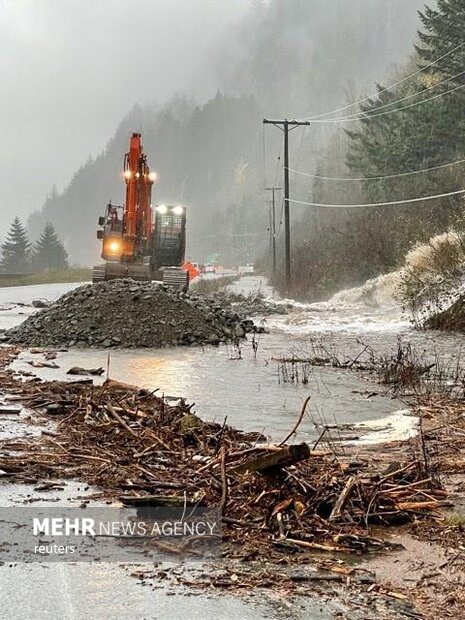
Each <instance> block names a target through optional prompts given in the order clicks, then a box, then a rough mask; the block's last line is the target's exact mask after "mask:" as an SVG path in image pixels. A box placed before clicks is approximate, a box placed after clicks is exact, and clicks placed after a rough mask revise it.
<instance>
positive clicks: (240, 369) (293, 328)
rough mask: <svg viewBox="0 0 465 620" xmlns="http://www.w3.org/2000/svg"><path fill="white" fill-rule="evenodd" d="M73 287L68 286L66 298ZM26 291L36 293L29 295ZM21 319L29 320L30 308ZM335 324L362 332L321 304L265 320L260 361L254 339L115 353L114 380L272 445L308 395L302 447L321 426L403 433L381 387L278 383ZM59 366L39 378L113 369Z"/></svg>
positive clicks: (325, 379) (3, 298) (398, 406)
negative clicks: (369, 425) (284, 363)
mask: <svg viewBox="0 0 465 620" xmlns="http://www.w3.org/2000/svg"><path fill="white" fill-rule="evenodd" d="M71 286H72V285H63V291H65V290H69V289H70V287H71ZM234 287H235V288H236V290H240V291H241V292H244V293H246V294H255V293H256V292H257V291H261V292H263V294H265V295H271V294H272V291H271V289H270V288H269V287H267V286H266V285H265V283H264V281H263V280H262V279H260V278H257V277H247V278H243V279H241V280H240V281H239V282H238V283H236V284H235V285H234ZM26 288H31V290H29V291H26V290H24V289H26ZM24 289H22V290H21V289H18V294H20V295H21V301H23V302H24V301H27V300H28V299H29V300H31V299H32V298H36V297H38V296H40V297H43V298H47V299H53V298H55V297H56V296H57V295H58V294H59V289H60V287H59V285H53V286H49V285H44V286H43V287H24ZM38 289H39V290H38ZM14 300H15V294H14V291H13V290H12V289H3V290H2V289H0V304H1V303H2V302H3V303H7V302H12V301H14ZM283 303H284V302H283ZM315 308H317V310H315ZM19 311H21V312H23V311H24V308H20V309H19ZM14 312H15V310H14V308H12V309H10V310H9V311H8V322H9V323H11V321H12V320H14V318H15V315H14ZM370 316H373V313H372V315H370ZM23 318H24V315H20V314H18V313H17V315H16V320H17V321H20V320H22V319H23ZM358 320H359V319H358ZM329 321H332V322H333V323H334V325H337V327H338V329H339V331H338V332H335V334H344V333H345V332H344V330H343V329H342V327H343V326H344V325H345V326H346V328H347V326H351V328H352V329H353V330H354V333H356V324H354V323H353V322H352V323H350V322H349V321H350V315H349V316H348V315H347V314H346V315H344V314H342V313H339V314H338V313H337V311H335V310H334V309H332V308H329V309H328V308H326V309H323V308H320V307H319V306H318V305H315V304H314V305H311V306H305V305H298V308H297V309H295V310H293V311H292V312H291V313H290V314H289V315H286V316H285V317H279V318H274V319H271V320H270V319H267V323H268V325H269V328H270V333H269V334H264V335H261V336H260V338H259V343H258V352H257V354H256V355H255V354H254V352H253V350H252V345H251V342H250V339H249V340H248V341H246V342H244V343H243V344H242V345H241V349H240V351H239V350H237V349H235V348H234V347H230V346H222V347H218V348H208V349H201V348H199V347H187V348H180V347H179V348H167V349H161V350H160V349H158V350H147V349H145V350H124V349H121V350H112V351H111V353H110V376H111V377H112V378H114V379H118V380H121V381H126V382H128V383H133V384H136V385H140V386H142V387H146V388H148V389H151V390H155V389H158V390H159V391H160V394H165V395H167V396H172V397H178V396H182V397H184V398H186V399H187V400H188V401H189V402H190V403H192V402H194V403H195V408H194V410H195V411H197V412H198V413H199V415H201V416H202V417H203V418H205V419H209V420H216V421H219V422H223V420H224V419H225V417H227V419H228V423H230V424H232V425H234V426H237V427H239V428H243V429H244V430H259V431H261V432H263V433H264V434H265V435H267V436H269V437H270V438H272V439H274V440H276V439H279V438H282V437H283V436H285V435H286V434H287V432H288V431H289V429H290V428H291V427H292V425H293V423H294V421H295V419H296V416H297V415H298V413H299V411H300V409H301V407H302V403H303V401H304V400H305V398H306V397H307V395H308V394H311V395H312V401H311V406H310V408H309V413H308V416H307V417H306V419H305V421H304V423H303V424H302V426H301V428H300V436H299V439H301V440H307V439H311V438H314V437H316V436H318V435H319V432H320V430H319V426H320V425H321V424H322V423H331V424H334V423H335V422H337V423H361V422H368V421H374V420H375V421H376V420H383V423H384V424H386V425H387V428H393V427H394V426H396V427H397V426H398V425H397V424H396V422H397V421H398V420H400V418H401V417H402V416H399V411H402V410H404V409H405V405H404V404H403V403H401V402H398V401H396V400H393V399H390V398H385V397H382V396H375V397H372V398H370V399H367V398H366V397H365V393H366V392H375V391H377V389H378V388H377V386H374V385H369V384H367V383H366V382H365V381H363V380H362V379H360V378H358V377H357V376H356V375H354V374H351V373H348V372H345V371H337V370H335V369H332V368H329V369H328V368H314V369H312V370H311V371H310V374H309V376H308V384H306V385H302V384H299V385H295V384H290V383H283V381H282V379H281V380H280V379H279V373H278V363H277V362H276V361H275V358H279V357H281V356H283V355H284V356H286V355H289V354H291V353H295V354H297V355H303V356H305V355H308V354H309V348H310V346H311V345H310V344H309V342H308V339H309V334H315V333H316V332H315V331H312V327H313V328H314V327H316V326H318V324H320V325H322V324H324V326H325V327H327V326H328V325H329ZM373 321H374V319H373ZM384 325H387V323H386V322H385V323H384ZM2 326H3V324H2V314H1V313H0V327H2ZM391 329H392V326H391ZM33 359H41V358H40V356H39V357H38V356H37V355H31V354H28V353H25V354H23V355H22V356H21V358H20V359H19V360H18V361H17V362H15V364H14V367H16V368H21V369H24V370H31V367H30V366H29V365H28V364H27V362H28V361H31V360H33ZM56 362H57V363H58V365H59V366H60V368H59V369H34V372H35V373H36V374H37V375H38V376H41V377H43V378H44V379H66V378H68V379H70V378H74V377H69V376H68V377H67V375H66V371H67V370H68V369H69V368H70V367H71V366H84V367H85V368H96V367H103V368H107V364H108V351H106V350H85V351H84V350H71V351H68V352H63V353H59V354H58V357H57V359H56ZM410 422H411V419H410ZM393 430H394V429H393Z"/></svg>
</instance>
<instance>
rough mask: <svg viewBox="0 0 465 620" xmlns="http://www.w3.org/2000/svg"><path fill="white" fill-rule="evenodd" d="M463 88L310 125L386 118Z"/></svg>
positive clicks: (315, 121) (318, 121) (316, 121)
mask: <svg viewBox="0 0 465 620" xmlns="http://www.w3.org/2000/svg"><path fill="white" fill-rule="evenodd" d="M464 87H465V84H460V85H459V86H456V87H455V88H451V89H450V90H446V92H444V93H438V94H437V95H434V96H433V97H428V98H427V99H422V100H421V101H417V102H416V103H411V104H410V105H405V106H401V107H400V108H395V109H394V110H387V111H386V112H380V113H379V114H367V113H366V112H361V113H360V114H359V115H358V116H356V117H352V116H347V117H344V116H341V117H339V118H338V117H336V118H328V119H323V120H314V121H312V124H313V123H318V124H326V125H330V124H335V123H350V122H358V121H369V120H371V119H372V118H377V117H379V116H388V115H389V114H395V113H396V112H401V111H402V110H409V109H411V108H415V107H416V106H418V105H421V104H422V103H427V102H428V101H433V100H434V99H438V98H439V97H444V96H445V95H449V94H450V93H453V92H455V91H456V90H459V89H460V88H464Z"/></svg>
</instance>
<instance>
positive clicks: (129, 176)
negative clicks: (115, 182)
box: [124, 170, 131, 181]
mask: <svg viewBox="0 0 465 620" xmlns="http://www.w3.org/2000/svg"><path fill="white" fill-rule="evenodd" d="M124 178H125V179H126V180H127V181H129V179H130V178H131V171H130V170H125V171H124Z"/></svg>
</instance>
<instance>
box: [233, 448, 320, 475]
mask: <svg viewBox="0 0 465 620" xmlns="http://www.w3.org/2000/svg"><path fill="white" fill-rule="evenodd" d="M309 457H310V448H309V447H308V445H307V444H306V443H301V444H297V445H292V446H287V447H286V448H282V449H281V450H277V451H275V452H273V453H272V454H265V455H264V456H257V457H256V458H253V459H250V460H248V461H246V462H245V463H243V464H242V465H239V466H238V467H236V468H235V471H236V472H237V473H243V472H247V471H249V472H269V471H270V470H275V469H279V468H281V467H287V466H289V465H294V464H295V463H299V462H300V461H304V460H306V459H308V458H309Z"/></svg>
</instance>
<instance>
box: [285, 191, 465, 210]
mask: <svg viewBox="0 0 465 620" xmlns="http://www.w3.org/2000/svg"><path fill="white" fill-rule="evenodd" d="M458 194H465V189H460V190H457V191H455V192H449V193H448V194H437V195H435V196H423V197H422V198H410V199H409V200H394V201H392V202H373V203H366V204H361V205H353V204H345V205H336V204H319V203H317V202H305V201H303V200H294V199H293V198H290V199H289V202H292V203H294V204H297V205H304V206H307V207H324V208H329V209H350V208H354V207H356V208H361V207H390V206H394V205H405V204H412V203H415V202H424V201H426V200H435V199H437V198H447V197H448V196H457V195H458Z"/></svg>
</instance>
